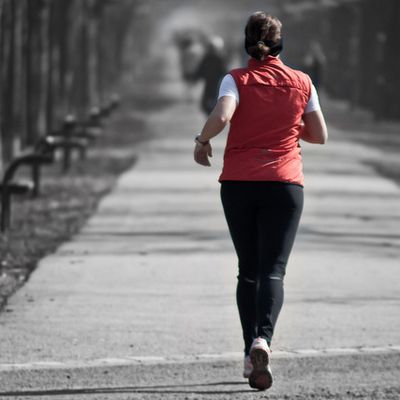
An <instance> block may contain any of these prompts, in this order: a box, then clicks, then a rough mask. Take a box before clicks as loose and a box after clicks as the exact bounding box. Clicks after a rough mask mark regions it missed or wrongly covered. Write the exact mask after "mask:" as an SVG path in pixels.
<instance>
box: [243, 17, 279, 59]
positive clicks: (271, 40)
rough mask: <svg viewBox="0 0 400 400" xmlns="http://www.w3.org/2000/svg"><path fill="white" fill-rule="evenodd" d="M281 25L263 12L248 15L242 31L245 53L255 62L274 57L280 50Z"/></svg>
mask: <svg viewBox="0 0 400 400" xmlns="http://www.w3.org/2000/svg"><path fill="white" fill-rule="evenodd" d="M281 29H282V23H281V21H279V19H278V18H276V17H274V16H272V15H269V14H267V13H265V12H263V11H257V12H255V13H254V14H252V15H250V17H249V19H248V21H247V24H246V28H245V30H244V34H245V43H244V47H245V49H246V52H247V53H248V54H249V55H250V56H251V57H254V58H256V59H257V60H261V59H262V57H264V56H267V55H272V56H276V55H278V54H279V53H280V52H281V50H282V36H281Z"/></svg>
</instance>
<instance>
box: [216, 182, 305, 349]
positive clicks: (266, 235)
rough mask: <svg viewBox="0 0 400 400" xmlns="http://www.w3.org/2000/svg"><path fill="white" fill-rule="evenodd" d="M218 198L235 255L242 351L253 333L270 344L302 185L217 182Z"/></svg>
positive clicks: (299, 207) (299, 210) (299, 213)
mask: <svg viewBox="0 0 400 400" xmlns="http://www.w3.org/2000/svg"><path fill="white" fill-rule="evenodd" d="M221 199H222V205H223V207H224V212H225V217H226V220H227V222H228V226H229V231H230V234H231V237H232V241H233V244H234V246H235V250H236V253H237V256H238V259H239V275H238V284H237V292H236V299H237V305H238V309H239V315H240V321H241V324H242V329H243V338H244V342H245V353H246V354H248V353H249V349H250V346H251V343H252V341H253V339H254V338H255V337H259V336H261V337H263V338H265V339H266V340H267V342H268V343H269V344H271V340H272V335H273V333H274V327H275V324H276V321H277V319H278V315H279V312H280V310H281V308H282V304H283V278H284V276H285V271H286V264H287V262H288V258H289V255H290V252H291V250H292V246H293V242H294V239H295V236H296V232H297V227H298V225H299V221H300V216H301V212H302V209H303V188H302V187H301V186H299V185H295V184H289V183H283V182H269V181H255V182H254V181H223V182H221Z"/></svg>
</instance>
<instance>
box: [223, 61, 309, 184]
mask: <svg viewBox="0 0 400 400" xmlns="http://www.w3.org/2000/svg"><path fill="white" fill-rule="evenodd" d="M230 74H231V75H232V76H233V78H234V80H235V82H236V85H237V87H238V91H239V97H240V101H239V105H238V107H237V108H236V110H235V113H234V115H233V117H232V120H231V126H230V130H229V135H228V139H227V144H226V148H225V154H224V167H223V170H222V174H221V176H220V178H219V180H220V181H226V180H235V181H238V180H239V181H279V182H290V183H295V184H298V185H303V184H304V177H303V166H302V159H301V149H300V145H299V136H300V132H301V120H302V115H303V113H304V109H305V107H306V105H307V103H308V100H309V98H310V95H311V80H310V78H309V77H308V75H306V74H304V73H302V72H300V71H296V70H293V69H291V68H289V67H287V66H286V65H284V64H283V62H282V61H281V60H280V59H279V58H276V57H271V56H269V57H267V58H266V59H265V60H262V61H259V60H256V59H253V58H252V59H250V60H249V66H248V68H240V69H235V70H232V71H231V72H230Z"/></svg>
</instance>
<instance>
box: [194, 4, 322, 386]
mask: <svg viewBox="0 0 400 400" xmlns="http://www.w3.org/2000/svg"><path fill="white" fill-rule="evenodd" d="M281 27H282V24H281V22H280V21H279V20H278V19H277V18H276V17H273V16H271V15H268V14H266V13H264V12H256V13H254V14H252V15H251V16H250V18H249V20H248V22H247V25H246V29H245V49H246V51H247V53H248V54H249V55H250V59H249V64H248V67H247V68H240V69H234V70H232V71H231V72H230V73H229V74H228V75H226V76H225V77H224V79H223V81H222V83H221V86H220V91H219V98H218V102H217V105H216V106H215V108H214V110H213V111H212V113H211V114H210V116H209V118H208V120H207V121H206V123H205V125H204V127H203V129H202V131H201V134H200V135H198V136H197V137H196V139H195V141H196V147H195V150H194V158H195V161H196V162H197V163H199V164H201V165H204V166H209V165H210V161H209V157H211V156H212V149H211V144H210V139H212V138H213V137H215V136H216V135H218V134H219V133H220V132H221V131H222V130H223V128H224V127H225V126H226V125H227V124H228V123H230V129H229V134H228V139H227V144H226V148H225V154H224V166H223V170H222V174H221V176H220V179H219V180H220V182H221V199H222V204H223V208H224V212H225V217H226V220H227V223H228V227H229V231H230V234H231V237H232V241H233V244H234V247H235V250H236V253H237V256H238V261H239V274H238V284H237V293H236V296H237V305H238V309H239V316H240V321H241V325H242V330H243V338H244V353H245V358H244V372H243V374H244V376H245V377H246V378H249V384H250V386H251V387H254V388H257V389H260V390H265V389H268V388H269V387H270V386H271V385H272V374H271V368H270V366H269V358H270V354H271V351H270V345H271V341H272V336H273V333H274V327H275V324H276V321H277V319H278V315H279V312H280V310H281V307H282V304H283V280H284V276H285V271H286V265H287V262H288V258H289V255H290V252H291V249H292V246H293V242H294V239H295V236H296V231H297V228H298V224H299V220H300V216H301V212H302V208H303V184H304V180H303V172H302V157H301V148H300V144H299V141H300V139H302V140H304V141H307V142H310V143H320V144H323V143H325V142H326V140H327V137H328V133H327V129H326V125H325V120H324V117H323V114H322V112H321V109H320V106H319V100H318V95H317V92H316V90H315V87H314V86H313V84H312V82H311V80H310V78H309V77H308V76H307V75H306V74H304V73H302V72H300V71H297V70H293V69H291V68H289V67H288V66H286V65H285V64H283V62H282V61H281V60H280V59H279V57H278V55H279V53H280V52H281V50H282V37H281Z"/></svg>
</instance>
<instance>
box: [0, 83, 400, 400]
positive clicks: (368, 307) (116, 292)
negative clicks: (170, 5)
mask: <svg viewBox="0 0 400 400" xmlns="http://www.w3.org/2000/svg"><path fill="white" fill-rule="evenodd" d="M171 84H172V85H175V86H174V87H175V90H177V91H178V92H179V90H181V88H180V86H179V85H178V84H176V82H172V83H171ZM169 89H170V88H169ZM202 122H203V118H202V116H201V115H200V114H199V113H198V111H197V109H196V106H195V105H194V104H192V103H190V102H187V103H177V104H175V105H173V106H171V107H169V108H167V109H165V110H163V111H161V112H159V113H157V114H155V113H154V114H152V115H151V116H149V130H150V131H152V132H153V133H154V138H153V139H152V140H151V141H149V142H148V143H146V144H145V145H143V146H142V148H141V149H140V151H139V157H140V158H139V163H138V164H137V165H136V166H135V167H134V168H133V169H132V170H129V171H127V172H126V173H125V174H124V175H122V176H121V178H120V179H119V181H118V184H117V185H116V187H115V188H114V190H113V191H112V193H110V194H109V195H108V196H106V197H105V198H104V199H103V201H102V202H101V204H100V206H99V209H98V211H97V212H96V214H95V215H94V216H93V217H92V218H91V219H90V220H89V221H88V223H87V224H86V226H85V227H84V228H83V229H82V231H81V232H80V233H79V234H78V235H76V237H74V238H73V240H72V241H71V242H69V243H66V244H64V245H63V246H61V247H60V248H59V250H58V251H57V252H56V253H55V254H53V255H51V256H49V257H46V258H45V259H44V260H43V261H42V262H41V263H40V266H39V268H38V269H37V271H35V273H34V274H33V275H32V277H31V279H30V281H29V282H28V284H27V285H25V286H24V287H23V288H22V289H21V290H20V291H19V292H18V293H17V294H16V295H14V296H13V297H12V298H11V299H10V302H9V305H8V307H7V312H4V313H2V314H1V315H0V329H1V331H0V332H1V333H0V388H1V391H2V393H0V397H1V394H3V395H4V396H5V394H6V393H5V392H6V391H11V392H13V391H14V392H15V391H18V390H23V389H26V390H28V389H29V390H39V392H35V393H36V394H35V393H33V394H32V395H34V394H35V396H36V398H37V396H40V395H43V396H44V395H48V396H50V395H51V394H54V395H57V396H58V397H57V398H61V397H60V396H61V395H62V394H63V395H65V396H67V397H66V398H69V397H68V396H69V395H75V396H76V395H80V396H84V395H85V393H84V391H83V392H82V391H81V392H79V390H77V389H76V388H81V389H82V388H86V389H87V390H89V389H88V388H92V389H91V390H92V394H93V393H95V392H93V390H94V389H93V388H97V389H98V390H100V391H101V390H103V392H101V393H102V396H106V397H104V398H108V397H107V396H108V395H110V393H111V392H110V393H109V392H107V390H108V389H107V388H108V387H119V388H120V390H119V391H118V390H114V392H112V397H110V398H113V399H114V398H125V397H124V396H125V395H124V393H125V394H126V393H128V394H132V393H134V394H135V395H137V396H139V394H140V396H142V397H143V396H144V395H147V394H148V393H152V394H149V396H153V397H149V398H156V397H157V396H158V395H157V396H156V394H157V393H164V395H165V396H169V394H168V393H169V392H168V390H169V391H171V390H172V389H171V387H173V390H172V392H173V393H172V394H170V395H171V398H178V396H180V395H181V394H182V393H183V394H182V396H187V395H188V394H189V395H190V396H194V395H195V394H196V393H197V394H199V393H200V392H202V391H203V392H202V393H203V395H204V396H206V395H207V396H209V397H204V398H213V397H212V393H214V394H213V395H218V396H220V397H218V398H221V396H222V395H224V394H225V395H227V393H228V394H229V393H231V392H232V393H235V396H239V397H237V398H247V397H246V396H247V394H248V389H247V387H246V386H245V385H243V382H244V381H242V380H241V378H240V373H241V371H240V358H241V350H242V342H241V333H240V327H239V321H238V317H237V312H236V307H235V300H234V293H235V283H236V278H235V275H236V265H235V264H236V260H235V256H234V253H233V248H232V245H231V242H230V239H229V236H228V233H227V229H226V225H225V221H224V219H223V215H222V210H221V205H220V201H219V192H218V190H219V185H218V182H217V177H218V174H219V170H220V165H221V156H222V149H223V144H224V136H223V135H222V136H221V137H220V138H219V139H217V140H216V141H215V152H214V153H215V155H214V159H213V166H212V167H211V168H203V167H200V166H198V165H195V164H194V163H193V161H192V154H191V153H192V147H193V136H194V134H195V133H196V132H198V131H199V129H200V127H201V125H202ZM377 157H381V155H380V154H379V153H378V152H377V151H373V150H371V149H368V148H366V147H363V146H358V145H355V144H354V143H349V142H348V141H347V140H346V138H345V134H344V132H340V131H338V130H335V129H334V128H333V127H332V126H331V127H330V141H329V144H328V145H326V146H324V147H322V146H309V145H305V146H304V159H305V172H306V206H305V211H304V216H303V220H302V225H301V228H300V231H299V235H298V240H297V243H296V246H295V249H294V251H293V254H292V257H291V260H290V265H289V267H288V275H287V280H286V301H285V305H284V309H283V311H282V314H281V317H280V320H279V324H278V326H277V333H276V337H275V341H274V351H275V353H276V368H277V369H276V371H278V373H279V374H280V375H281V379H282V380H284V379H285V373H288V372H287V371H288V370H287V362H288V360H291V361H290V365H300V364H301V363H302V362H308V363H309V361H301V360H304V359H306V360H309V359H310V358H311V356H314V359H318V361H317V362H314V363H313V364H312V365H313V367H312V368H311V370H310V371H313V373H314V375H312V376H311V375H310V379H309V380H308V381H307V382H308V383H307V385H309V386H307V388H306V389H305V386H304V385H306V383H305V382H304V380H302V379H301V377H302V376H303V374H304V371H303V370H300V372H298V375H297V378H296V379H297V380H296V381H295V382H296V383H295V385H294V386H293V385H292V387H291V389H290V390H292V391H293V390H294V389H293V387H294V388H297V389H299V391H298V393H302V390H303V392H304V391H305V392H307V390H313V391H314V392H315V393H320V398H325V397H324V396H325V395H326V398H330V397H328V395H327V394H326V393H325V392H324V390H325V389H324V384H325V383H326V384H327V385H328V384H332V379H331V381H330V383H329V382H328V381H329V379H327V377H328V376H330V375H329V374H330V373H332V374H335V373H336V374H337V376H338V377H339V379H343V382H347V381H346V379H348V377H345V376H344V374H343V370H337V369H335V367H334V365H338V361H337V359H338V357H340V359H341V360H342V361H341V362H345V365H346V368H353V367H354V362H355V361H354V360H357V357H358V359H359V362H358V364H357V363H356V364H357V365H358V368H359V369H360V368H364V367H365V368H366V369H367V368H368V369H370V367H369V365H370V363H371V362H372V363H373V364H374V365H375V363H376V362H378V361H379V362H380V363H381V362H383V361H382V360H386V365H387V368H388V369H387V370H386V371H383V372H382V375H381V378H382V377H385V379H384V380H382V379H378V378H376V379H377V381H379V382H380V384H381V385H383V384H384V385H385V387H386V388H390V390H394V392H395V393H400V389H399V387H398V386H396V385H398V380H397V382H396V379H394V378H393V374H394V371H395V372H396V373H398V371H399V370H398V364H399V363H398V361H399V359H400V352H399V347H398V346H399V345H400V336H399V332H400V319H399V317H398V310H399V303H400V285H399V282H400V268H399V259H400V254H399V247H400V235H399V230H398V225H399V221H400V202H399V199H400V189H399V187H397V186H396V185H395V184H394V183H392V182H391V181H389V180H386V179H384V178H382V177H380V176H378V175H376V174H375V172H374V171H373V170H372V169H371V168H369V167H367V166H365V165H364V162H365V160H368V159H371V158H377ZM338 354H340V356H338ZM367 355H368V357H370V358H368V359H367V358H365V357H366V356H367ZM299 356H300V358H299ZM363 357H364V358H363ZM374 357H376V359H375V358H374ZM321 360H322V361H321ZM323 360H325V361H323ZM343 360H344V361H343ZM371 360H372V361H371ZM377 360H378V361H377ZM296 363H297V364H296ZM299 363H300V364H299ZM339 364H340V363H339ZM188 365H190V366H191V369H188V368H187V366H188ZM328 366H330V367H329V368H328ZM352 366H353V367H352ZM85 368H87V370H86V372H77V371H84V370H85ZM96 368H97V369H96ZM146 368H147V370H146ZM157 368H158V369H157ZM318 368H319V371H325V375H324V376H325V378H322V377H320V379H319V380H318V381H317V383H316V382H314V381H313V377H314V378H315V376H318ZM324 368H325V369H324ZM356 369H357V368H356ZM94 370H96V371H97V372H96V373H93V371H94ZM156 370H157V371H159V372H158V373H159V374H160V376H162V379H161V381H160V380H157V384H159V385H161V386H157V385H156V386H154V381H153V380H154V376H151V374H152V373H153V374H154V371H156ZM174 370H176V371H178V370H179V371H180V372H179V373H175V374H174ZM60 371H62V372H60ZM65 371H72V372H70V373H68V374H69V375H68V374H66V372H65ZM88 371H91V372H88ZM99 371H101V372H99ZM104 371H106V372H104ZM146 371H147V372H146ZM149 371H151V372H150V377H149ZM215 371H218V372H217V373H216V372H215ZM360 371H362V370H361V369H360ZM360 371H359V375H357V376H358V377H359V378H360V385H361V387H363V385H366V384H367V383H369V384H371V382H373V381H371V380H370V379H369V378H368V379H367V378H366V376H365V374H364V373H363V372H360ZM228 372H229V375H228ZM102 373H104V374H106V375H107V376H109V378H107V379H105V378H104V376H105V375H102V376H103V378H102V379H99V374H102ZM182 373H183V374H184V376H186V378H184V379H183V378H182ZM143 374H144V375H143ZM146 374H147V375H146ZM315 374H317V375H315ZM294 375H296V374H294ZM68 376H69V377H68ZM111 376H112V378H111ZM146 376H147V378H146ZM321 376H322V375H321ZM40 377H41V378H40ZM66 377H67V378H66ZM230 377H231V378H230ZM146 379H148V380H146ZM149 379H150V381H152V383H153V386H146V385H149ZM278 379H279V378H278ZM335 379H338V378H337V377H336V378H335ZM210 380H211V382H214V383H215V382H219V383H216V384H214V386H215V385H216V386H218V388H217V389H218V390H217V389H215V387H214V386H213V388H212V389H210V388H209V387H208V388H207V385H211V386H212V384H211V383H210ZM365 380H367V382H366V383H365V382H364V381H365ZM185 382H186V383H188V384H189V383H190V384H191V385H194V386H193V387H194V388H195V389H193V387H185V386H184V383H185ZM207 382H208V383H207ZM224 382H225V383H226V382H228V383H226V384H225V386H224ZM278 382H279V381H278ZM382 382H383V383H382ZM162 384H164V385H167V386H168V385H169V386H168V387H169V389H168V390H167V389H166V387H163V386H162ZM349 384H350V383H349ZM124 385H126V386H124ZM129 385H131V386H129ZM141 385H142V386H141ZM202 385H206V386H202ZM237 385H242V386H237ZM313 385H314V386H313ZM378 386H379V385H378ZM283 387H284V386H279V383H278V386H277V387H276V388H274V389H273V391H271V396H276V397H271V398H281V397H279V396H280V395H282V396H283V394H282V393H289V392H290V391H289V392H288V391H287V390H288V388H286V389H285V390H284V389H283ZM396 387H397V389H396ZM66 388H67V389H68V390H71V392H68V390H67V389H66ZM74 388H75V389H74ZM122 388H125V389H126V390H125V392H124V391H123V390H122ZM129 388H130V389H129ZM143 388H144V389H143ZM146 388H147V389H146ZM310 388H311V389H310ZM353 388H354V387H353ZM356 388H357V386H356ZM81 389H80V390H81ZM86 389H82V390H86ZM97 389H96V390H97ZM40 390H44V392H40ZM46 390H52V391H53V392H46ZM57 390H61V391H63V390H64V392H62V393H56V392H57ZM65 390H67V391H65ZM74 390H75V392H74ZM146 390H147V392H146ZM149 390H150V392H148V391H149ZM204 390H205V392H204ZM207 390H208V391H211V392H212V393H211V392H210V393H211V394H210V393H208V394H207ZM282 390H283V392H282ZM360 390H361V389H360ZM396 390H399V392H396ZM218 391H220V392H221V393H219V392H218ZM11 392H9V395H11V394H12V393H11ZM198 392H199V393H198ZM10 393H11V394H10ZM40 393H41V394H40ZM88 393H90V392H88ZM88 393H86V394H88ZM146 393H147V394H146ZM204 393H205V394H204ZM215 393H217V394H215ZM246 393H247V394H246ZM324 393H325V394H324ZM354 393H356V392H354ZM17 394H18V393H14V396H17ZM328 394H329V393H328ZM117 395H118V396H120V397H116V396H117ZM200 395H201V393H200V394H199V396H200ZM396 395H397V394H396ZM240 396H242V397H240ZM349 396H350V395H349ZM339 397H340V396H339V395H338V397H337V398H339ZM46 398H48V397H46ZM82 398H83V397H82ZM99 398H100V397H99ZM101 398H103V397H101ZM126 398H128V397H126ZM129 398H132V397H129ZM135 398H136V397H135ZM163 398H164V397H163ZM168 398H169V397H168ZM183 398H185V397H183ZM189 398H197V397H189ZM227 398H231V397H229V396H228V397H227ZM298 398H302V397H298ZM304 398H307V397H304ZM343 398H345V397H343ZM372 398H373V397H372ZM375 398H379V397H375ZM382 398H390V397H382ZM393 398H395V397H393Z"/></svg>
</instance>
